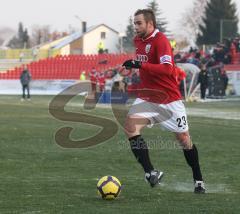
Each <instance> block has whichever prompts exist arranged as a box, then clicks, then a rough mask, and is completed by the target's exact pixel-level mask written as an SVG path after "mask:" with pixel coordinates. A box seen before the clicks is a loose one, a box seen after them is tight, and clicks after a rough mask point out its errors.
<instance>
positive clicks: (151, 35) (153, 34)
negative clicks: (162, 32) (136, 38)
mask: <svg viewBox="0 0 240 214" xmlns="http://www.w3.org/2000/svg"><path fill="white" fill-rule="evenodd" d="M158 32H159V30H158V29H155V30H154V31H153V32H152V33H150V35H149V36H148V37H147V38H146V39H142V41H146V40H148V39H150V38H153V37H155V36H156V34H157V33H158Z"/></svg>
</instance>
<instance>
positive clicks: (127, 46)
mask: <svg viewBox="0 0 240 214" xmlns="http://www.w3.org/2000/svg"><path fill="white" fill-rule="evenodd" d="M125 33H126V36H125V37H124V38H123V48H124V50H125V51H126V52H132V51H134V44H133V38H134V36H135V33H134V24H133V18H132V17H129V23H128V25H127V28H126V31H125Z"/></svg>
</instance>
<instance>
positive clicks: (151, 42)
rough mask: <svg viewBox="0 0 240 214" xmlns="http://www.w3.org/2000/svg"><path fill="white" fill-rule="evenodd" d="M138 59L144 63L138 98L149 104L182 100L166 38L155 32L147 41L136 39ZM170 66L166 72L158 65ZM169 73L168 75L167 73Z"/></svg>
mask: <svg viewBox="0 0 240 214" xmlns="http://www.w3.org/2000/svg"><path fill="white" fill-rule="evenodd" d="M134 43H135V47H136V58H137V60H138V61H141V62H142V67H141V69H139V71H140V79H141V83H140V84H139V92H138V93H137V96H138V97H139V98H141V99H144V100H146V101H149V102H154V103H159V104H167V103H170V102H173V101H176V100H180V99H181V94H180V91H179V86H178V82H177V74H176V72H175V65H174V61H173V53H172V48H171V45H170V43H169V41H168V39H167V38H166V36H165V35H164V34H163V33H161V32H159V31H158V30H157V29H156V30H154V31H153V32H152V33H151V34H150V35H149V36H148V38H146V39H142V38H139V37H135V38H134ZM166 64H168V65H169V66H168V67H167V69H169V68H170V69H171V71H169V73H168V70H166V71H165V72H161V70H159V69H158V65H166ZM166 72H167V73H166Z"/></svg>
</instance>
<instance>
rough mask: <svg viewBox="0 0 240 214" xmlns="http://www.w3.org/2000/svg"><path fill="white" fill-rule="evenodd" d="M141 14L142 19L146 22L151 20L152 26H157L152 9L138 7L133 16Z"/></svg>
mask: <svg viewBox="0 0 240 214" xmlns="http://www.w3.org/2000/svg"><path fill="white" fill-rule="evenodd" d="M140 14H143V16H144V19H145V21H146V22H149V21H152V22H153V27H154V28H156V27H157V22H156V17H155V14H154V12H153V10H151V9H139V10H137V11H136V12H135V13H134V16H137V15H140Z"/></svg>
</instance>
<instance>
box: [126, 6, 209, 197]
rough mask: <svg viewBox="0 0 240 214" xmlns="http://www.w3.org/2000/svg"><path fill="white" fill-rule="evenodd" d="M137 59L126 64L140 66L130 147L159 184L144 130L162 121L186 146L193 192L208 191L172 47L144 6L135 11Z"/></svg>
mask: <svg viewBox="0 0 240 214" xmlns="http://www.w3.org/2000/svg"><path fill="white" fill-rule="evenodd" d="M134 25H135V30H136V37H135V38H134V43H135V47H136V59H135V60H132V59H129V60H127V61H125V62H124V63H123V66H124V67H125V68H126V69H132V68H134V69H136V68H137V69H139V72H140V80H141V83H140V85H141V86H140V88H141V90H138V91H137V93H136V94H137V99H136V100H135V101H134V103H133V105H132V106H131V108H130V110H129V113H128V116H127V119H126V123H125V132H126V135H127V136H128V138H129V142H130V145H131V150H132V152H133V154H134V155H135V157H136V159H137V160H138V162H139V163H140V164H141V166H142V167H143V169H144V171H145V179H146V180H147V181H148V182H149V184H150V185H151V187H154V186H156V185H157V184H158V183H160V181H161V178H162V176H163V172H161V171H159V170H156V169H154V167H153V165H152V163H151V161H150V157H149V153H148V147H147V144H146V142H145V141H144V139H143V137H142V136H141V131H142V129H143V128H144V127H146V126H151V125H154V124H157V123H158V124H160V125H161V126H162V127H163V128H165V129H167V130H169V131H171V132H173V133H174V134H175V136H176V139H177V141H178V142H179V143H180V145H182V147H183V153H184V156H185V159H186V161H187V163H188V165H189V166H190V167H191V169H192V172H193V180H194V192H195V193H205V187H204V182H203V178H202V174H201V170H200V165H199V161H198V150H197V147H196V146H195V145H194V144H192V142H191V138H190V135H189V132H188V123H187V116H186V111H185V107H184V104H183V103H182V101H181V95H180V91H179V86H178V82H177V73H176V70H177V69H175V65H174V61H173V54H172V49H171V46H170V43H169V41H168V40H167V38H166V37H165V35H164V34H163V33H161V32H159V30H158V29H156V19H155V15H154V13H153V11H152V10H149V9H142V10H138V11H136V13H135V14H134Z"/></svg>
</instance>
